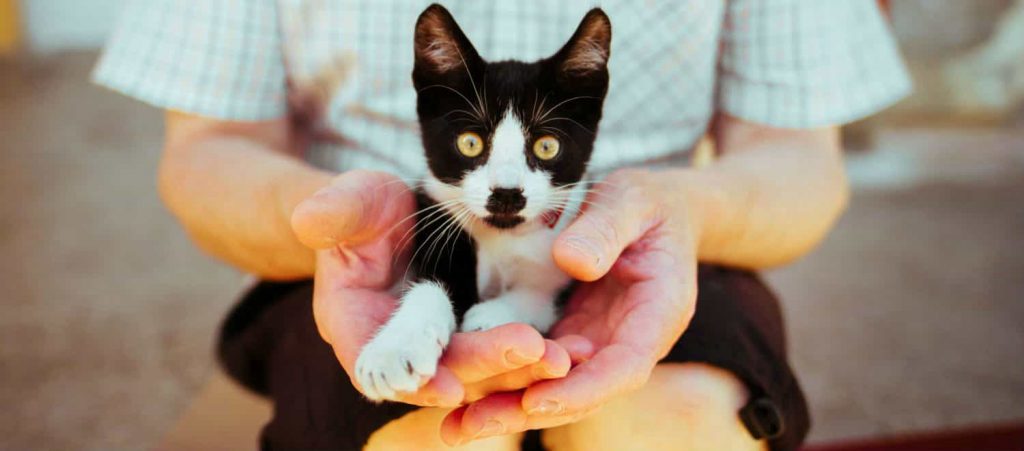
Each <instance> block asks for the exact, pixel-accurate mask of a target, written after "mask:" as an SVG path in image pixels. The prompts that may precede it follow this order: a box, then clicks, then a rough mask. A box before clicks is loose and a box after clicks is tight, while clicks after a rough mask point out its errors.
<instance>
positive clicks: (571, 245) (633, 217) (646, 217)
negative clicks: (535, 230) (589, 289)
mask: <svg viewBox="0 0 1024 451" xmlns="http://www.w3.org/2000/svg"><path fill="white" fill-rule="evenodd" d="M592 194H593V195H592V196H590V201H591V203H590V204H589V205H588V207H587V208H586V209H585V210H584V211H583V212H582V213H581V214H580V216H579V217H578V218H576V220H575V221H573V223H572V224H570V225H569V227H567V228H566V229H565V230H564V231H562V233H561V234H559V236H558V238H557V239H556V240H555V244H554V247H553V248H552V254H553V256H554V259H555V263H557V264H558V266H559V267H560V268H562V270H563V271H565V272H566V273H568V274H569V275H570V276H572V277H573V278H575V279H577V280H582V281H585V282H591V281H594V280H597V279H600V278H601V277H604V275H605V274H607V273H608V271H609V270H610V269H611V268H612V265H614V264H615V261H616V260H618V258H619V255H620V254H621V253H622V251H623V250H625V249H626V248H627V247H629V245H631V244H633V242H634V241H636V240H638V239H640V237H642V236H643V235H644V233H646V232H647V230H648V229H649V228H650V225H651V223H652V220H653V210H654V208H653V205H652V204H651V202H650V201H649V199H647V198H646V196H643V194H642V193H640V190H639V189H635V188H632V187H628V186H612V185H599V186H598V187H597V188H596V189H595V192H594V193H592Z"/></svg>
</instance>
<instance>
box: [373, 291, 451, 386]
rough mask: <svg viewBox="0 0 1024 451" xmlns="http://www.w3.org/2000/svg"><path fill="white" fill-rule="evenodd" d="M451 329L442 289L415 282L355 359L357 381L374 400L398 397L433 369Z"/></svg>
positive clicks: (449, 307) (435, 369)
mask: <svg viewBox="0 0 1024 451" xmlns="http://www.w3.org/2000/svg"><path fill="white" fill-rule="evenodd" d="M454 329H455V317H454V315H453V313H452V311H451V304H450V303H449V301H448V296H447V294H446V293H445V292H444V290H443V289H441V288H440V287H438V286H437V285H436V284H426V286H424V285H420V286H417V287H415V288H413V289H412V290H410V291H409V292H407V293H406V295H405V296H403V298H402V305H401V307H399V310H398V311H397V312H395V315H394V316H392V317H391V319H390V320H389V321H388V322H387V324H385V325H384V327H383V328H381V329H380V331H379V332H377V335H376V336H375V337H373V339H372V340H370V342H369V343H367V344H366V346H364V347H363V349H362V351H361V352H360V353H359V357H358V358H356V368H355V373H356V374H355V376H356V381H357V382H358V383H359V385H360V387H362V391H363V394H364V395H365V396H366V397H367V398H369V399H370V400H373V401H381V400H397V395H398V393H412V392H415V391H416V390H418V389H419V388H420V387H421V386H423V385H424V384H426V383H427V382H428V381H429V380H430V378H431V377H433V376H434V374H435V373H436V372H437V363H438V361H439V360H440V359H441V354H442V353H443V352H444V348H445V347H446V346H448V340H449V338H451V334H452V332H453V331H454Z"/></svg>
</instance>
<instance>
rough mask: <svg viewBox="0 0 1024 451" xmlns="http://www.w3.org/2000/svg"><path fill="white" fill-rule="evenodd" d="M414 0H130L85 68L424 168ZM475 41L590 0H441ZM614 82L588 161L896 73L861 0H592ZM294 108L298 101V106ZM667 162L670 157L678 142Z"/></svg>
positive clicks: (143, 93)
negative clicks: (297, 117)
mask: <svg viewBox="0 0 1024 451" xmlns="http://www.w3.org/2000/svg"><path fill="white" fill-rule="evenodd" d="M429 3H431V1H429V0H203V1H198V2H197V1H194V0H136V1H133V2H131V3H130V4H129V6H128V7H127V10H126V11H125V12H124V14H123V17H122V19H121V21H120V23H119V26H118V28H117V30H116V31H115V32H114V34H113V36H112V37H111V39H110V42H109V44H108V46H107V48H106V50H105V52H104V53H103V56H102V58H101V60H100V62H99V64H98V66H97V68H96V69H95V72H94V74H93V76H94V80H95V81H96V82H98V83H100V84H102V85H104V86H107V87H109V88H112V89H114V90H117V91H120V92H122V93H125V94H127V95H129V96H132V97H135V98H138V99H140V100H143V101H145V102H148V103H150V104H153V105H155V106H158V107H160V108H166V109H171V110H177V111H183V112H188V113H193V114H197V115H201V116H207V117H213V118H219V119H225V120H235V121H254V120H266V119H273V118H280V117H283V116H286V115H288V114H290V113H291V114H297V113H298V114H304V115H306V116H309V117H310V118H311V120H312V121H313V124H312V125H313V126H315V128H316V129H317V130H319V131H320V133H318V135H317V136H318V139H316V140H315V141H314V143H313V144H312V146H311V148H310V150H309V155H310V158H311V160H312V161H313V162H314V163H316V164H318V165H319V166H324V167H328V168H331V169H336V170H345V169H351V168H367V169H379V170H386V171H391V172H395V173H397V174H400V175H402V176H405V177H407V178H415V177H421V176H423V175H424V174H425V171H426V162H425V159H424V156H423V151H422V146H421V144H420V139H419V135H418V125H417V122H416V107H415V105H416V102H415V100H416V97H415V96H416V93H415V90H414V88H413V86H412V80H411V72H412V65H413V32H414V25H415V22H416V18H417V17H418V15H419V13H420V12H421V11H423V9H424V8H426V6H427V5H428V4H429ZM441 3H442V4H444V5H445V6H446V7H447V8H448V9H449V10H450V11H451V12H452V14H453V16H454V17H455V19H456V21H457V22H458V23H459V25H460V27H461V28H462V29H463V31H464V32H465V33H466V35H467V36H468V37H469V38H470V40H471V41H472V43H473V45H474V46H475V47H476V49H477V51H478V52H479V53H480V55H481V56H482V57H483V58H485V59H487V60H490V61H497V60H503V59H518V60H523V61H533V60H536V59H540V58H544V57H547V56H549V55H551V54H552V53H554V52H555V51H557V50H558V49H559V48H560V47H561V46H562V45H563V44H564V43H565V42H566V41H567V40H568V38H569V36H570V35H571V34H572V33H573V31H574V30H575V29H576V26H577V25H578V24H579V21H580V19H582V17H583V15H584V14H585V13H586V11H587V10H588V9H590V8H592V7H593V6H595V2H594V1H593V0H559V1H557V2H555V1H545V0H515V1H479V0H451V1H442V2H441ZM598 4H599V6H601V7H602V8H603V9H604V10H605V12H606V13H607V14H608V16H609V18H610V19H611V22H612V30H613V31H612V48H611V59H610V61H609V72H610V75H611V84H610V87H609V92H608V96H607V99H606V100H605V104H604V117H603V119H602V121H601V125H600V131H599V132H598V138H597V141H596V142H595V150H594V154H593V156H592V159H591V165H590V168H591V170H592V171H593V172H603V171H606V170H609V169H612V168H615V167H621V166H627V165H636V164H644V163H649V162H652V161H657V160H659V159H660V160H661V161H665V160H666V159H668V160H675V159H678V157H680V156H685V154H686V152H688V151H689V150H690V149H691V148H692V147H693V146H694V145H695V144H696V142H697V141H698V140H699V139H700V137H701V136H702V135H703V134H704V132H705V130H706V128H707V125H708V123H709V121H710V120H711V118H712V116H713V114H714V113H715V112H716V111H721V112H725V113H728V114H731V115H733V116H736V117H739V118H742V119H745V120H748V121H751V122H756V123H760V124H765V125H769V126H775V127H785V128H812V127H819V126H825V125H836V124H842V123H846V122H850V121H853V120H856V119H859V118H862V117H864V116H867V115H870V114H871V113H874V112H876V111H878V110H880V109H882V108H884V107H886V106H888V105H890V104H891V103H893V102H895V101H896V100H898V99H899V98H901V97H902V96H904V95H905V94H906V93H907V92H909V90H910V82H909V78H908V77H907V73H906V70H905V68H904V66H903V64H902V62H901V60H900V57H899V53H898V51H897V48H896V45H895V42H894V40H893V38H892V36H891V34H890V32H889V30H888V28H887V24H886V21H885V18H884V17H883V16H882V14H881V13H880V11H879V10H878V8H877V6H876V3H875V2H874V1H870V0H828V1H822V0H681V1H680V0H644V1H639V0H606V1H602V2H598ZM299 110H303V111H299ZM680 161H681V159H680Z"/></svg>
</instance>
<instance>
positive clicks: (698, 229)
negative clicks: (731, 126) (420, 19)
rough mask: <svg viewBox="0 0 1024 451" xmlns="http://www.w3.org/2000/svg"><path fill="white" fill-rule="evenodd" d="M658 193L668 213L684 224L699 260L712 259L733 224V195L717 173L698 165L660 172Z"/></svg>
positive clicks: (685, 231) (684, 231) (684, 229)
mask: <svg viewBox="0 0 1024 451" xmlns="http://www.w3.org/2000/svg"><path fill="white" fill-rule="evenodd" d="M656 180H657V182H656V183H658V184H659V187H658V189H657V190H658V192H661V193H665V195H666V196H667V197H666V198H664V199H663V200H662V202H663V205H664V206H663V208H665V209H666V213H665V214H666V216H667V217H670V218H672V220H673V221H676V222H679V223H681V224H682V229H683V233H685V234H686V235H687V236H686V238H687V240H688V241H689V244H690V245H691V246H692V247H693V249H695V251H696V253H697V257H698V259H702V258H712V259H713V255H714V252H713V250H714V249H717V248H719V247H720V245H721V244H722V243H721V240H722V236H723V235H727V234H728V233H727V231H726V230H724V227H725V225H726V224H728V223H729V221H728V219H727V217H728V214H729V208H728V206H729V204H730V199H731V195H730V193H729V191H728V189H727V187H726V185H725V184H723V183H722V182H721V180H719V179H718V178H717V177H716V176H715V175H714V174H713V173H710V172H708V171H706V170H700V169H694V168H677V169H670V170H666V171H662V172H660V173H658V176H657V177H656Z"/></svg>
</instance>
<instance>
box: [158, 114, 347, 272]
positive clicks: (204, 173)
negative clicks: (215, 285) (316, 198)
mask: <svg viewBox="0 0 1024 451" xmlns="http://www.w3.org/2000/svg"><path fill="white" fill-rule="evenodd" d="M165 136H166V140H165V143H164V150H163V157H162V159H161V162H160V168H159V176H158V184H159V190H160V195H161V197H162V198H163V201H164V203H165V204H166V205H167V208H168V209H170V211H171V212H172V213H173V214H174V216H176V217H177V218H178V220H179V221H180V222H181V224H182V225H183V226H184V228H185V230H186V231H187V232H188V233H189V235H190V236H191V237H192V239H193V240H194V241H195V242H196V244H197V245H198V246H199V247H200V248H202V249H203V250H205V251H207V252H209V253H211V254H213V255H214V256H216V257H218V258H220V259H222V260H224V261H226V262H228V263H230V264H231V265H233V266H235V267H237V268H239V269H241V270H243V271H247V272H250V273H253V274H255V275H257V276H259V277H261V278H265V279H295V278H301V277H311V276H312V275H313V270H314V264H313V262H314V255H313V251H312V250H311V249H309V248H308V247H306V246H303V245H302V244H301V243H300V242H299V241H298V239H296V237H295V234H294V233H293V231H292V227H291V222H290V220H291V215H292V210H294V209H295V206H296V205H298V204H299V203H300V202H301V201H302V200H304V199H306V198H308V197H310V196H311V195H312V194H313V193H314V192H316V191H317V190H318V189H320V188H322V187H324V186H327V185H328V184H329V182H330V180H331V177H332V174H330V173H328V172H325V171H321V170H318V169H316V168H313V167H312V166H310V165H308V164H306V163H304V162H303V161H302V160H300V159H299V158H297V157H296V156H295V155H297V154H298V152H297V151H296V150H295V149H294V147H295V146H293V137H292V136H291V130H290V126H289V123H288V121H287V120H286V119H278V120H273V121H263V122H227V121H221V120H215V119H207V118H203V117H199V116H193V115H188V114H184V113H175V112H168V113H167V115H166V133H165Z"/></svg>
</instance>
